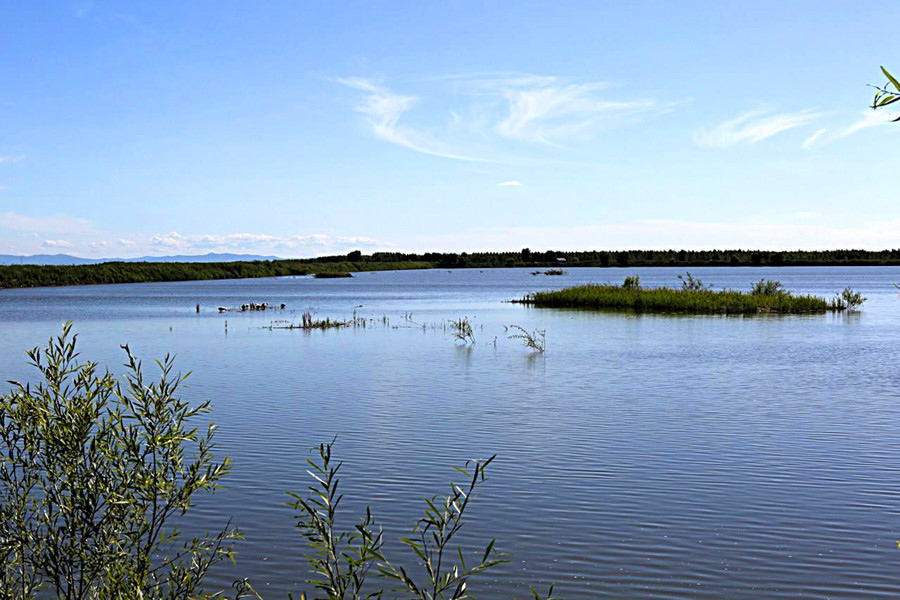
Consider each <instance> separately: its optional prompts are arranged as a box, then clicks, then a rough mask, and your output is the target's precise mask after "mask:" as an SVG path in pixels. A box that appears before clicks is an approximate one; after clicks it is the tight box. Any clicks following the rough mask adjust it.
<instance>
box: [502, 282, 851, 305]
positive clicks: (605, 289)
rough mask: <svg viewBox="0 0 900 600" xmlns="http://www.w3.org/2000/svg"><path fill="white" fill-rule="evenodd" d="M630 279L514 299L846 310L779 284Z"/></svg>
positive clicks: (544, 302)
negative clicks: (719, 286) (657, 283)
mask: <svg viewBox="0 0 900 600" xmlns="http://www.w3.org/2000/svg"><path fill="white" fill-rule="evenodd" d="M629 279H631V278H629ZM634 279H636V277H635V278H634ZM634 279H632V280H631V281H629V282H628V285H622V286H618V285H610V284H588V285H579V286H574V287H568V288H563V289H561V290H553V291H546V292H535V293H532V294H529V295H527V296H525V297H524V298H522V299H521V300H514V302H517V303H520V304H530V305H533V306H538V307H549V308H593V309H613V310H636V311H646V312H663V313H696V314H758V313H776V314H803V313H824V312H826V311H829V310H831V311H841V310H845V309H846V303H844V304H841V303H839V302H828V301H827V300H825V299H824V298H821V297H819V296H811V295H797V296H795V295H793V294H790V293H789V292H785V291H783V290H781V289H780V284H779V287H778V288H776V289H778V290H779V291H778V293H772V294H765V293H748V292H741V291H736V290H718V291H717V290H711V289H689V288H682V289H672V288H668V287H660V288H642V287H640V285H639V284H637V285H636V284H635V282H634ZM776 283H777V282H776ZM764 287H765V284H764Z"/></svg>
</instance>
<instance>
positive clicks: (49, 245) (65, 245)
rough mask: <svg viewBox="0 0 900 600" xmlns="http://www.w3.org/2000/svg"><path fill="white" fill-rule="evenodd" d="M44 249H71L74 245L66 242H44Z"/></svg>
mask: <svg viewBox="0 0 900 600" xmlns="http://www.w3.org/2000/svg"><path fill="white" fill-rule="evenodd" d="M43 245H44V247H46V248H73V247H74V244H72V242H70V241H68V240H44V244H43Z"/></svg>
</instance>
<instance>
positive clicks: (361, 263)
mask: <svg viewBox="0 0 900 600" xmlns="http://www.w3.org/2000/svg"><path fill="white" fill-rule="evenodd" d="M561 264H565V265H566V266H569V267H704V266H710V267H723V266H734V267H742V266H745V267H746V266H775V267H782V266H829V265H845V266H859V265H900V249H895V250H878V251H872V250H819V251H811V250H792V251H783V252H772V251H763V250H741V249H738V250H621V251H602V250H591V251H578V252H567V251H561V250H545V251H536V250H535V251H532V250H530V249H528V248H523V249H522V250H520V251H518V252H460V253H455V252H425V253H421V254H419V253H404V252H375V253H373V254H371V255H364V254H362V252H360V251H359V250H354V251H353V252H350V253H349V254H340V255H334V256H321V257H317V258H308V259H291V260H262V261H247V262H224V263H222V262H213V263H184V262H171V263H156V262H153V263H150V262H108V263H99V264H92V265H63V266H60V265H9V266H0V288H17V287H43V286H61V285H92V284H100V283H145V282H152V281H194V280H205V279H248V278H255V277H283V276H288V275H295V276H300V275H315V274H317V273H341V272H353V271H356V272H358V271H383V270H400V269H432V268H442V269H457V268H481V269H489V268H496V267H547V266H551V265H561Z"/></svg>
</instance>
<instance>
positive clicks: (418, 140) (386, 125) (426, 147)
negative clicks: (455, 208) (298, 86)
mask: <svg viewBox="0 0 900 600" xmlns="http://www.w3.org/2000/svg"><path fill="white" fill-rule="evenodd" d="M338 82H340V83H342V84H344V85H346V86H349V87H352V88H354V89H357V90H360V91H363V92H366V93H367V95H366V97H365V99H364V101H363V102H362V104H359V105H358V106H357V107H356V110H357V111H358V112H360V113H362V114H364V115H366V121H367V122H368V123H369V125H371V127H372V132H373V133H374V134H375V136H377V137H378V138H380V139H382V140H384V141H386V142H390V143H392V144H397V145H398V146H403V147H405V148H409V149H410V150H415V151H416V152H421V153H423V154H430V155H432V156H440V157H443V158H453V159H456V160H465V161H476V162H483V161H482V159H478V158H474V157H471V156H463V155H461V154H455V153H453V152H448V151H445V150H442V149H440V148H439V147H438V146H437V144H436V143H435V142H434V140H432V139H430V138H429V137H428V136H427V135H425V134H423V133H422V132H419V131H416V130H415V129H413V128H411V127H406V126H403V125H400V124H399V121H400V117H402V116H403V114H404V113H405V112H406V111H408V110H409V109H410V108H411V107H412V106H413V105H414V104H415V103H416V102H417V101H418V100H419V99H418V98H417V97H415V96H405V95H402V94H396V93H394V92H392V91H391V90H389V89H387V88H386V87H382V86H380V85H377V84H376V83H374V82H373V81H371V80H369V79H363V78H359V77H348V78H342V79H338Z"/></svg>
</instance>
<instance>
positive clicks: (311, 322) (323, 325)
mask: <svg viewBox="0 0 900 600" xmlns="http://www.w3.org/2000/svg"><path fill="white" fill-rule="evenodd" d="M367 324H368V320H367V319H366V318H365V317H360V316H357V315H356V313H355V312H354V313H353V318H352V319H331V318H330V317H325V318H324V319H314V318H313V316H312V313H310V312H309V311H307V312H305V313H303V315H301V317H300V323H295V322H287V321H278V322H273V323H272V324H271V325H269V326H268V327H265V328H264V329H304V330H306V331H312V330H314V329H322V330H325V329H345V328H347V327H366V325H367Z"/></svg>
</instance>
